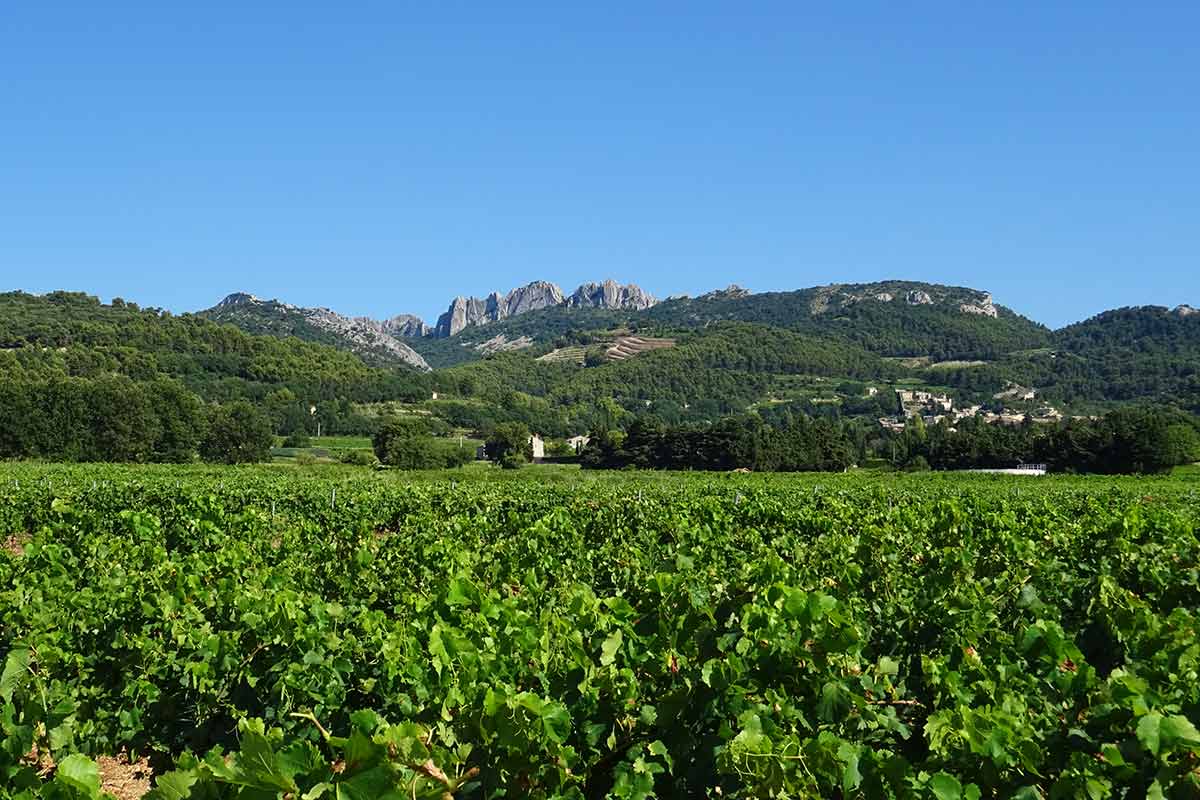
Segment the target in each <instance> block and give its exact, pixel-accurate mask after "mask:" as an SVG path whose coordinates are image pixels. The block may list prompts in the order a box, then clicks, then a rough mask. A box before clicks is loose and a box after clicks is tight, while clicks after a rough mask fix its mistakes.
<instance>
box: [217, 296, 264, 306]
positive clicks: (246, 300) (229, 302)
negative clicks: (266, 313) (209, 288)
mask: <svg viewBox="0 0 1200 800" xmlns="http://www.w3.org/2000/svg"><path fill="white" fill-rule="evenodd" d="M261 302H262V300H260V299H259V298H257V297H255V296H254V295H252V294H247V293H245V292H234V293H233V294H230V295H226V296H225V299H224V300H222V301H221V302H219V303H217V305H216V306H215V307H216V308H229V307H231V306H246V305H254V304H257V303H261Z"/></svg>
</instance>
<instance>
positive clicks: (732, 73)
mask: <svg viewBox="0 0 1200 800" xmlns="http://www.w3.org/2000/svg"><path fill="white" fill-rule="evenodd" d="M1197 30H1200V4H1197V3H1195V2H1177V3H1173V4H1157V3H1128V2H1121V3H1117V2H1087V3H1083V2H1056V3H1034V2H1028V3H1025V2H1014V3H983V2H978V3H976V2H966V3H963V2H956V3H935V2H925V3H910V4H897V3H868V2H861V3H839V4H825V7H819V6H817V4H806V3H796V2H778V3H776V2H750V3H732V2H724V3H712V2H700V1H697V2H688V3H656V2H645V0H642V2H608V3H520V2H512V3H458V2H439V3H420V4H418V3H406V2H397V1H396V0H390V1H389V2H345V3H329V2H321V3H317V2H307V1H306V0H293V1H292V2H287V3H282V2H279V3H276V2H238V3H232V2H222V1H221V0H214V1H213V2H207V3H186V4H185V3H162V2H153V3H152V2H124V1H122V0H112V1H111V2H105V3H96V2H92V0H87V1H86V2H54V0H45V2H36V3H35V2H24V3H11V4H8V5H7V6H6V8H5V11H4V12H3V14H0V288H3V289H13V288H22V289H26V290H29V291H37V292H41V291H47V290H51V289H56V288H67V289H75V290H82V291H87V292H90V293H93V294H98V295H100V296H101V297H103V298H105V299H108V298H111V297H113V296H118V295H119V296H123V297H126V298H127V299H131V300H136V301H138V302H141V303H143V304H145V305H157V306H162V307H165V308H170V309H172V310H175V311H185V310H195V309H199V308H204V307H207V306H209V305H211V304H213V303H215V302H216V301H217V300H219V299H220V298H221V297H222V296H223V295H225V294H226V293H228V292H231V291H237V290H243V291H249V292H253V293H255V294H259V295H263V296H268V297H279V298H281V299H284V300H288V301H290V302H293V303H297V304H301V305H317V304H320V305H328V306H331V307H333V308H335V309H337V310H339V311H343V312H345V313H351V314H369V315H372V316H376V317H383V316H390V315H392V314H396V313H401V312H412V313H417V314H420V315H421V316H423V317H426V318H429V319H432V318H433V317H435V316H436V315H437V314H438V313H439V312H440V311H441V310H443V309H444V307H445V305H446V304H447V303H448V301H449V299H450V298H451V297H452V296H453V295H455V294H459V293H473V294H483V293H485V292H487V291H489V290H492V289H507V288H510V287H512V286H515V285H519V284H523V283H526V282H528V281H530V280H533V279H538V278H543V279H547V280H553V281H556V282H558V283H560V284H562V285H563V286H564V287H566V288H567V289H568V290H569V289H570V288H572V287H574V286H575V285H576V284H578V283H579V282H581V281H584V280H589V279H597V280H598V279H602V278H605V277H612V278H616V279H618V280H621V281H636V282H638V283H640V284H641V285H642V286H643V287H645V288H647V289H649V290H650V291H652V292H654V293H656V294H658V295H660V296H666V295H670V294H676V293H690V294H697V293H701V292H704V291H707V290H709V289H712V288H715V287H719V286H724V285H727V284H729V283H739V284H742V285H744V286H746V287H748V288H751V289H753V290H756V291H763V290H772V289H791V288H800V287H805V286H811V285H816V284H824V283H831V282H844V281H867V280H874V279H881V278H891V277H896V278H908V279H917V280H929V281H935V282H944V283H952V284H957V285H967V286H974V287H978V288H983V289H988V290H991V291H992V292H993V293H994V294H995V296H996V299H997V301H998V302H1001V303H1004V304H1006V305H1009V306H1011V307H1014V308H1016V309H1017V310H1018V311H1021V312H1022V313H1025V314H1027V315H1028V316H1031V317H1033V318H1035V319H1037V320H1040V321H1043V322H1046V323H1047V324H1051V325H1059V324H1063V323H1065V322H1069V321H1074V320H1077V319H1081V318H1084V317H1087V316H1090V315H1092V314H1094V313H1097V312H1099V311H1101V310H1103V309H1105V308H1109V307H1113V306H1120V305H1134V304H1142V303H1156V304H1162V305H1175V304H1177V303H1182V302H1190V303H1192V304H1193V305H1200V277H1198V273H1200V258H1198V254H1200V83H1198V77H1197V76H1200V47H1197V46H1196V41H1195V34H1196V31H1197Z"/></svg>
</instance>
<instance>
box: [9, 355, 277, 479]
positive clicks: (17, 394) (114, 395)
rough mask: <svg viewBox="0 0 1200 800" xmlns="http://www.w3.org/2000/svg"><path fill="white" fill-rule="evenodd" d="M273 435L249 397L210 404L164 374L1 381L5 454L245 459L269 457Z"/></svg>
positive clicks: (70, 458)
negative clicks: (141, 379) (152, 377)
mask: <svg viewBox="0 0 1200 800" xmlns="http://www.w3.org/2000/svg"><path fill="white" fill-rule="evenodd" d="M272 441H273V440H272V434H271V425H270V423H269V422H268V420H267V418H266V416H265V415H264V414H263V413H262V412H261V411H259V410H258V409H257V408H255V407H254V406H253V405H251V404H250V403H247V402H245V401H237V402H233V403H227V404H223V405H206V404H204V403H203V402H202V401H201V400H200V398H199V397H197V396H196V395H194V394H192V393H191V392H189V391H188V390H187V389H185V388H184V387H183V386H182V385H180V384H179V383H178V382H176V381H172V380H169V379H166V378H159V379H156V380H153V381H147V382H138V381H134V380H131V379H130V378H128V377H125V376H122V375H109V376H103V377H99V378H95V379H89V378H52V379H47V380H35V381H6V382H4V383H2V384H0V458H6V459H13V458H34V459H46V460H50V461H129V462H146V461H166V462H177V463H185V462H189V461H195V460H196V459H197V458H198V457H202V458H204V459H205V460H208V461H216V462H223V463H242V462H252V461H265V460H267V459H268V458H270V451H271V445H272Z"/></svg>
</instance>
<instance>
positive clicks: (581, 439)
mask: <svg viewBox="0 0 1200 800" xmlns="http://www.w3.org/2000/svg"><path fill="white" fill-rule="evenodd" d="M591 440H592V439H591V437H589V436H572V437H571V438H570V439H567V447H570V448H571V449H572V450H574V451H575V454H576V455H578V454H579V453H582V452H583V448H585V447H587V446H588V442H590V441H591Z"/></svg>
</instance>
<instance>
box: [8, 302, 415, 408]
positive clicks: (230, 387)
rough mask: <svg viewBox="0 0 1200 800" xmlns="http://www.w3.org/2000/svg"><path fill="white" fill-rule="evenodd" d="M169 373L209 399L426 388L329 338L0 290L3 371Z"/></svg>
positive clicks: (394, 393)
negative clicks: (325, 341) (259, 332)
mask: <svg viewBox="0 0 1200 800" xmlns="http://www.w3.org/2000/svg"><path fill="white" fill-rule="evenodd" d="M111 374H117V375H126V376H128V377H130V378H132V379H134V380H151V379H154V378H156V377H160V376H166V377H171V378H176V379H178V380H180V381H182V382H183V384H184V385H186V386H187V387H188V388H189V389H190V390H192V391H193V392H195V393H196V394H198V395H200V396H201V397H202V398H205V399H209V400H227V399H234V398H247V399H253V400H257V399H261V398H263V397H265V396H266V395H267V394H269V393H270V392H272V391H274V390H278V389H283V388H286V389H288V390H290V391H292V392H293V393H295V394H296V395H297V396H299V397H303V398H308V399H311V400H320V399H333V398H346V399H352V400H361V401H370V400H382V399H392V398H395V397H398V396H413V397H418V396H424V395H425V392H426V387H427V385H428V384H427V379H426V378H425V377H424V376H422V375H420V374H419V373H417V372H415V371H413V370H410V369H402V368H401V369H378V368H374V367H371V366H368V365H367V364H365V363H364V362H363V360H362V359H361V358H358V357H357V356H354V355H352V354H349V353H346V352H342V351H340V350H337V349H335V348H333V347H329V346H325V345H320V344H314V343H311V342H305V341H301V340H300V339H297V338H294V337H288V338H276V337H273V336H256V335H252V334H248V333H246V332H244V331H242V330H240V329H239V328H237V327H234V326H233V325H222V324H218V323H216V322H213V321H211V320H207V319H203V318H201V317H198V316H195V315H190V314H185V315H182V316H173V315H172V314H170V312H167V311H163V310H161V309H154V308H150V309H142V308H139V307H138V306H137V305H135V304H132V303H126V302H124V301H122V300H120V299H116V300H114V301H113V302H112V303H111V304H103V303H101V302H100V301H99V300H98V299H96V298H95V297H91V296H88V295H85V294H80V293H72V292H53V293H50V294H46V295H41V296H37V295H31V294H26V293H24V292H9V293H5V294H0V377H3V378H4V379H6V380H35V379H39V378H47V377H66V376H70V377H83V378H90V377H100V376H104V375H111Z"/></svg>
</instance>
